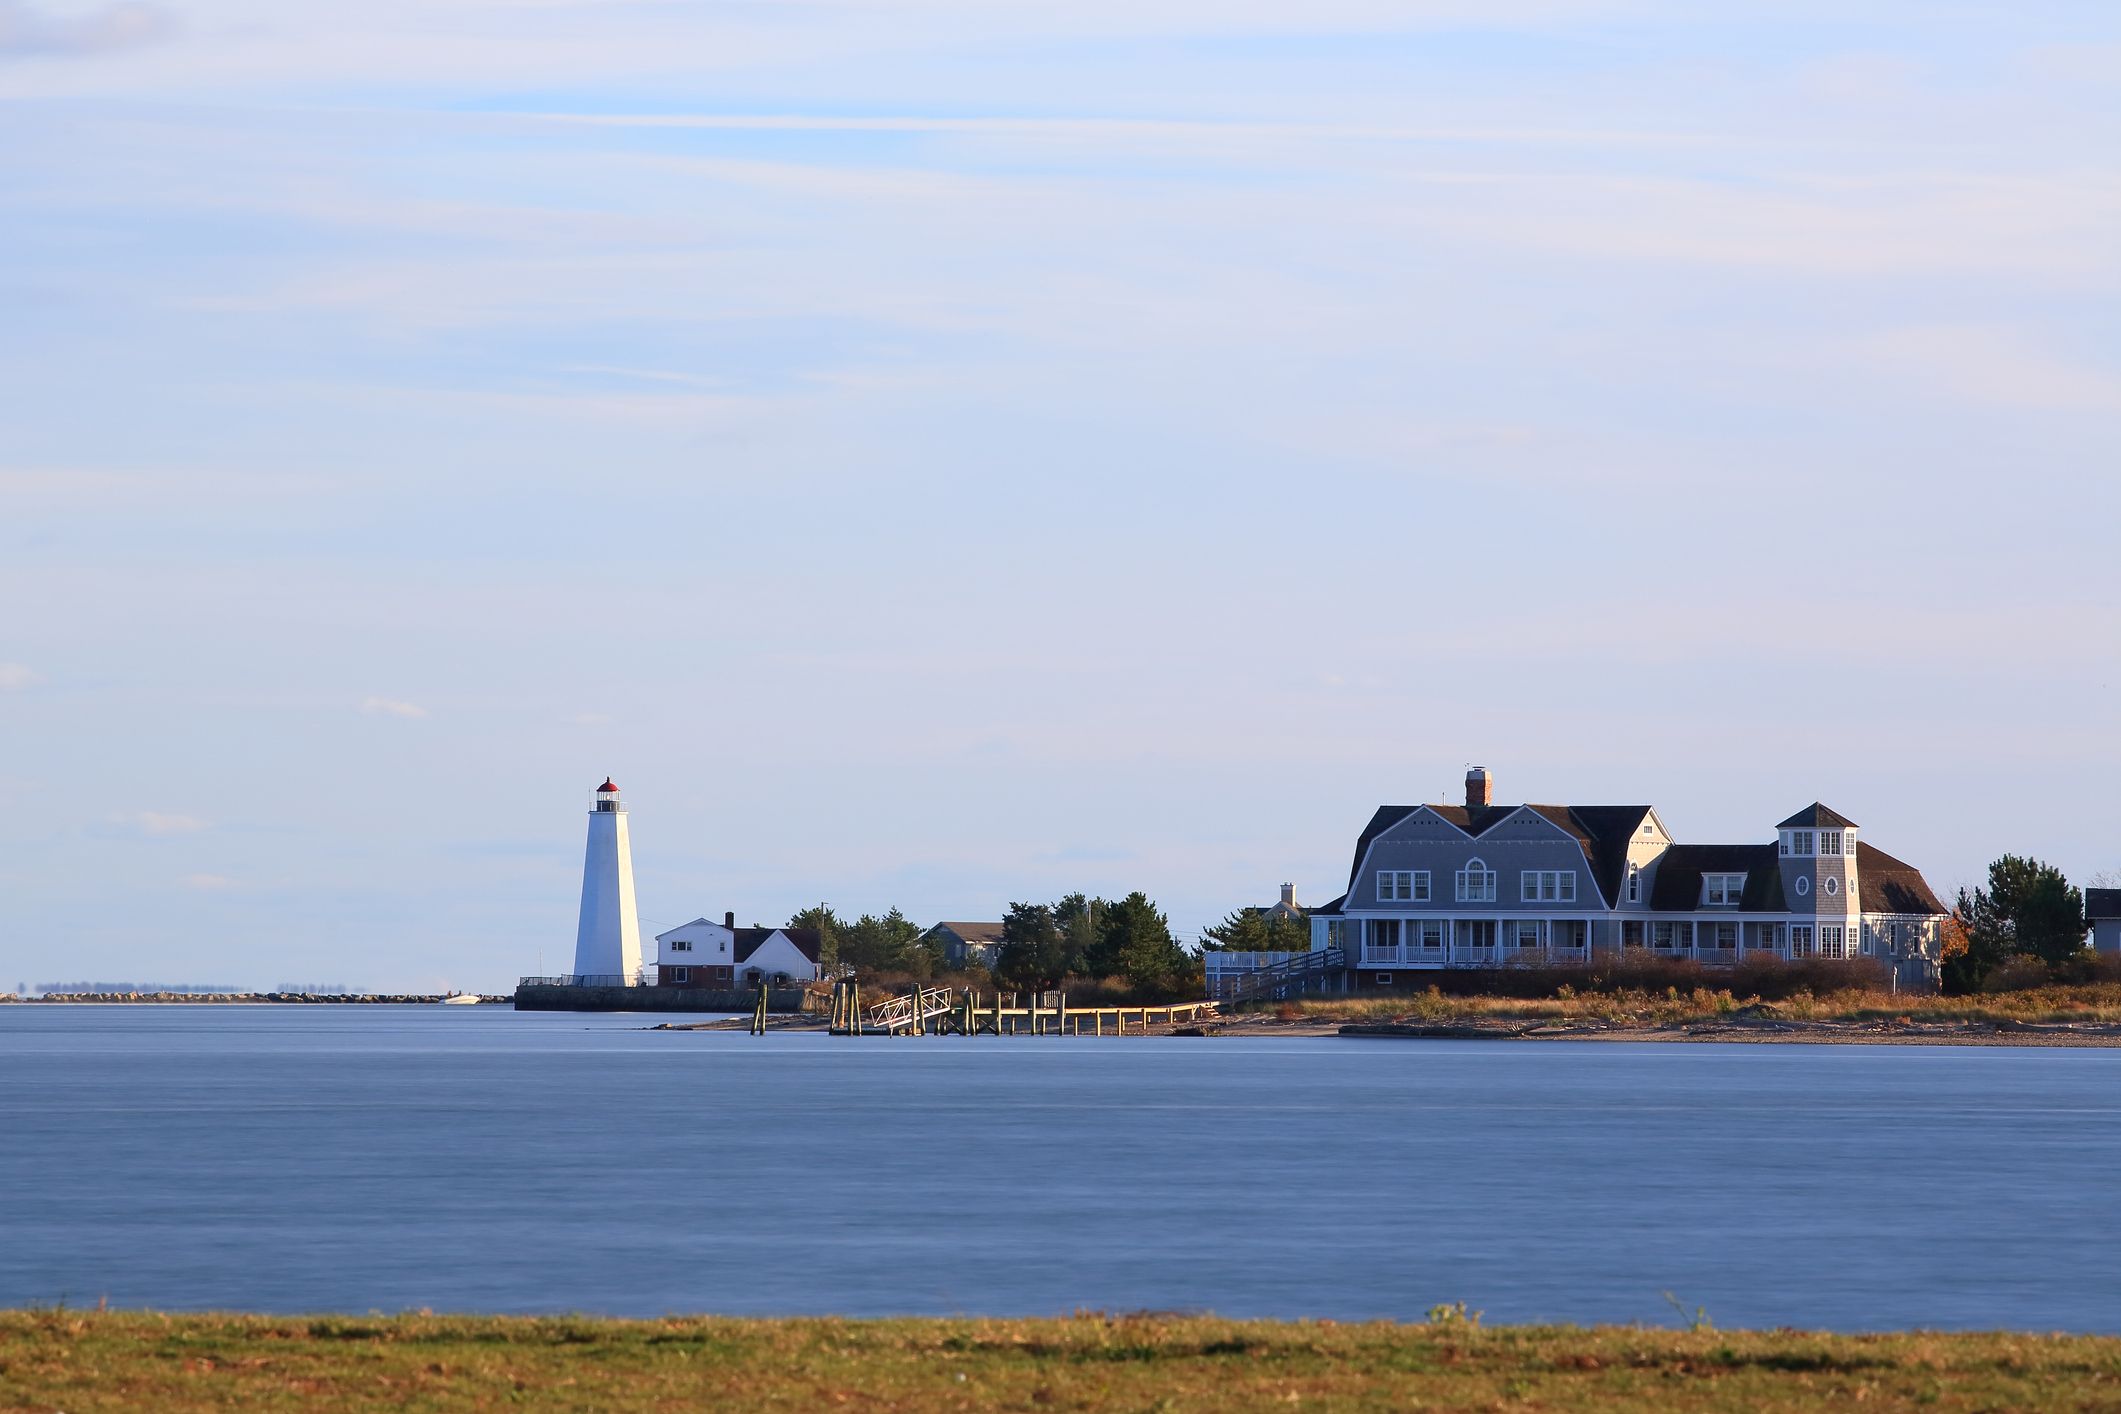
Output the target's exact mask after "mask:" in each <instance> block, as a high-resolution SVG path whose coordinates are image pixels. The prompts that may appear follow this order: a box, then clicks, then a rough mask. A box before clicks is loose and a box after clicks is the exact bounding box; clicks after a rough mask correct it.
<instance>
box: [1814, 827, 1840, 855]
mask: <svg viewBox="0 0 2121 1414" xmlns="http://www.w3.org/2000/svg"><path fill="white" fill-rule="evenodd" d="M1819 852H1820V853H1821V854H1839V853H1841V831H1839V830H1821V831H1820V832H1819Z"/></svg>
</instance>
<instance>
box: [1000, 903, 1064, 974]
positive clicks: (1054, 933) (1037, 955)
mask: <svg viewBox="0 0 2121 1414" xmlns="http://www.w3.org/2000/svg"><path fill="white" fill-rule="evenodd" d="M1067 952H1068V948H1067V941H1066V939H1064V938H1062V936H1061V931H1060V928H1059V926H1058V925H1057V924H1056V923H1055V922H1054V921H1053V910H1052V909H1050V908H1048V907H1047V906H1046V905H1044V904H1042V903H1012V904H1010V905H1009V911H1008V912H1007V913H1006V914H1004V915H1003V916H1002V941H1001V946H1000V947H998V948H996V949H995V954H994V981H995V985H997V986H1001V987H1008V988H1010V989H1012V990H1015V991H1039V990H1042V989H1044V988H1047V987H1051V986H1052V985H1054V984H1055V983H1057V982H1059V981H1060V980H1061V978H1062V977H1064V976H1066V975H1067V970H1068V966H1067V964H1068V956H1067Z"/></svg>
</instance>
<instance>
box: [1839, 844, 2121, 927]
mask: <svg viewBox="0 0 2121 1414" xmlns="http://www.w3.org/2000/svg"><path fill="white" fill-rule="evenodd" d="M1857 848H1858V849H1861V848H1862V846H1861V845H1858V846H1857ZM2084 916H2085V917H2086V918H2121V889H2086V890H2085V891H2084Z"/></svg>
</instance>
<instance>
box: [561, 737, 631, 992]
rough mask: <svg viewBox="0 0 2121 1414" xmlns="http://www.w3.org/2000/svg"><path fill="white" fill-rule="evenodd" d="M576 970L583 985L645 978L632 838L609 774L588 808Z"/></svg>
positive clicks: (626, 984) (625, 983) (622, 983)
mask: <svg viewBox="0 0 2121 1414" xmlns="http://www.w3.org/2000/svg"><path fill="white" fill-rule="evenodd" d="M574 971H575V981H576V982H577V983H579V984H581V985H584V986H605V987H631V986H635V985H637V984H639V983H640V982H641V981H642V980H643V979H642V974H641V924H640V919H639V917H638V916H637V915H636V913H635V911H634V904H633V843H632V841H631V840H630V839H628V837H627V834H626V807H625V806H624V805H623V804H622V803H621V802H620V799H619V788H618V787H617V786H616V785H613V784H612V781H611V778H610V777H609V776H606V777H605V778H604V784H602V785H600V786H598V787H597V789H596V796H595V801H594V804H593V805H592V806H591V807H590V811H589V847H588V850H587V851H586V852H585V854H584V855H583V857H582V917H581V922H580V923H579V924H578V925H577V927H576V929H575V935H574Z"/></svg>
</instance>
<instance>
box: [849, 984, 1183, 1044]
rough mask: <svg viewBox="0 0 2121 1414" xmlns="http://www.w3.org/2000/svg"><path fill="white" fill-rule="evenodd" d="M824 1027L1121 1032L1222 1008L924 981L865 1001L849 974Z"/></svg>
mask: <svg viewBox="0 0 2121 1414" xmlns="http://www.w3.org/2000/svg"><path fill="white" fill-rule="evenodd" d="M829 1015H830V1017H831V1024H830V1027H829V1030H830V1032H831V1034H832V1035H835V1036H980V1035H987V1036H1125V1035H1127V1034H1129V1028H1130V1026H1131V1028H1132V1032H1133V1034H1135V1035H1142V1034H1146V1033H1147V1032H1148V1031H1150V1030H1151V1029H1152V1028H1161V1027H1172V1026H1193V1025H1199V1024H1200V1023H1201V1022H1204V1021H1212V1020H1215V1019H1216V1018H1218V1017H1219V1016H1220V1015H1221V1011H1220V1010H1219V1008H1218V1007H1217V1005H1216V1003H1214V1002H1211V1001H1199V1002H1175V1003H1172V1004H1169V1005H1166V1006H1075V1007H1071V1006H1069V1005H1068V994H1067V993H1066V992H1044V993H1039V992H1034V993H1032V994H1030V995H1029V996H1028V997H1027V996H1024V995H1023V994H1021V993H1016V992H1009V993H1002V992H996V993H994V994H993V995H992V998H991V999H983V997H982V994H981V993H979V992H977V991H975V990H972V989H971V988H967V989H965V990H964V991H961V992H960V991H953V990H951V989H949V988H946V987H923V988H920V989H918V990H916V991H913V992H908V993H906V994H905V995H903V996H896V997H890V998H887V999H886V1000H884V1001H881V1002H877V1003H875V1004H873V1005H870V1006H867V1007H865V1006H863V1005H862V1000H861V988H860V986H859V985H858V984H857V983H855V982H854V981H853V980H851V979H842V980H840V981H838V982H835V983H833V984H832V1000H831V1005H830V1009H829Z"/></svg>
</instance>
